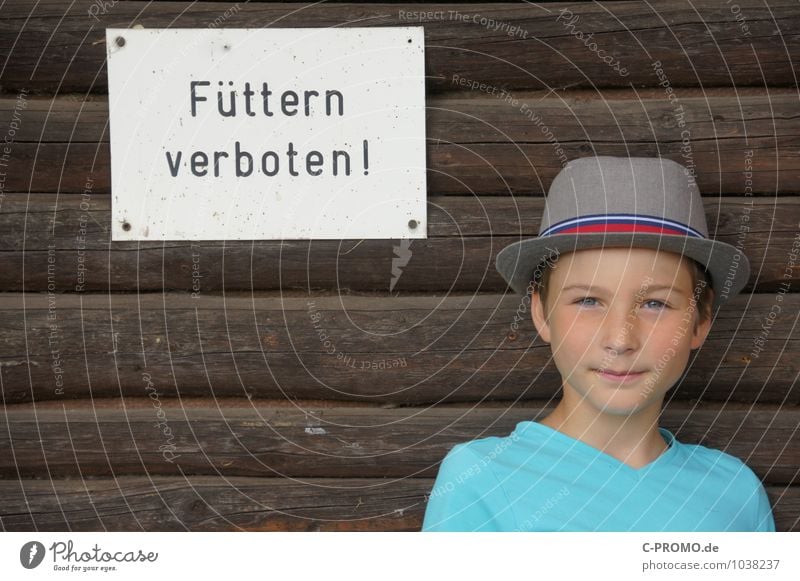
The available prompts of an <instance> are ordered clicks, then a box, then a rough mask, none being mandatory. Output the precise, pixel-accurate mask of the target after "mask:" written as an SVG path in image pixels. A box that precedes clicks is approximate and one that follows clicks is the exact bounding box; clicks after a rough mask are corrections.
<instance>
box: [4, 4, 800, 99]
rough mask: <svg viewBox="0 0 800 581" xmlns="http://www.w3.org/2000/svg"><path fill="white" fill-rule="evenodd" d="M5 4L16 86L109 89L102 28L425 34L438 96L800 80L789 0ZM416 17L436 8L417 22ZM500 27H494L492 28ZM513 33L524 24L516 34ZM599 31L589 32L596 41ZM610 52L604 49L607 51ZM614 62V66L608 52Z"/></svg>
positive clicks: (10, 82) (432, 87) (798, 25)
mask: <svg viewBox="0 0 800 581" xmlns="http://www.w3.org/2000/svg"><path fill="white" fill-rule="evenodd" d="M92 5H93V1H92V0H79V1H76V2H71V3H69V4H65V3H63V2H59V1H58V0H43V1H41V2H37V3H36V4H35V5H34V4H31V3H30V2H26V1H25V0H10V1H7V2H5V3H4V5H3V13H4V21H5V23H4V25H3V26H2V28H0V33H2V34H1V35H0V58H2V61H3V62H4V63H5V66H4V68H3V74H2V78H1V79H0V83H2V85H3V86H5V87H6V88H7V89H12V90H13V89H17V88H21V87H24V88H28V89H32V90H38V91H48V92H55V91H57V90H61V91H83V92H87V91H92V92H104V91H106V90H107V76H106V71H105V56H106V54H105V46H104V41H105V29H106V28H126V27H131V26H134V25H135V24H140V25H142V26H144V27H146V28H171V27H178V28H207V27H209V26H212V27H219V28H276V27H318V28H327V27H338V26H348V27H353V26H356V27H357V26H370V27H375V26H424V27H425V45H426V46H425V56H426V59H425V60H426V74H427V76H428V90H429V91H445V90H448V89H449V88H450V87H452V83H453V81H452V78H453V75H459V76H460V77H465V78H471V79H479V80H480V81H483V82H489V83H492V84H494V85H498V86H503V87H507V88H514V89H520V88H542V87H544V88H547V89H550V88H552V89H554V90H559V89H564V88H571V87H627V86H630V85H633V86H646V85H650V86H653V85H656V84H657V83H658V82H659V79H658V77H657V76H656V74H655V73H654V70H653V67H652V63H653V62H656V61H660V62H661V63H662V67H663V68H664V71H665V73H666V75H667V78H668V79H669V81H670V82H671V83H672V84H673V85H675V86H699V87H713V86H731V85H736V86H746V85H757V86H765V85H773V86H780V85H782V86H794V85H795V83H796V79H795V77H794V75H793V70H792V69H793V63H794V62H797V61H798V59H800V49H798V45H797V43H796V42H793V37H794V36H796V35H797V32H798V30H799V29H800V16H799V15H798V13H797V10H796V6H795V4H794V2H792V1H791V0H770V1H769V2H765V3H763V4H748V5H747V6H744V7H742V9H741V11H740V13H735V12H734V11H733V10H731V9H730V7H729V6H728V5H727V4H725V3H720V2H717V1H716V0H692V1H689V0H668V1H662V2H659V3H656V4H653V3H640V2H605V3H603V4H602V5H599V4H596V3H568V4H558V3H545V4H541V5H539V4H532V3H503V4H490V3H486V4H470V5H453V4H419V3H409V4H391V5H385V4H381V3H375V4H345V5H341V4H331V3H327V2H323V3H320V4H312V5H308V6H303V7H301V8H299V7H298V5H297V4H295V3H285V4H282V3H271V2H269V3H255V2H253V3H246V4H242V5H241V6H237V8H238V10H236V11H233V10H231V5H230V4H228V3H222V2H220V3H214V2H118V3H116V4H114V5H113V7H111V8H109V9H107V10H100V11H98V10H95V12H94V13H92V12H90V8H91V7H92ZM420 12H423V13H425V12H434V13H435V14H432V15H431V16H428V17H425V16H424V15H423V16H422V17H420V16H419V13H420ZM490 19H491V20H493V21H495V22H498V23H500V25H498V26H493V25H491V24H489V20H490ZM512 27H514V28H512ZM590 35H591V36H590ZM601 51H603V52H601ZM608 57H611V59H613V60H612V61H611V62H610V63H608V62H606V61H604V60H603V58H608Z"/></svg>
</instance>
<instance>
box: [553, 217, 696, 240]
mask: <svg viewBox="0 0 800 581" xmlns="http://www.w3.org/2000/svg"><path fill="white" fill-rule="evenodd" d="M598 232H601V233H602V232H607V233H616V232H646V233H648V234H673V235H678V236H692V237H695V238H706V237H705V236H704V235H703V234H702V233H701V232H698V231H697V230H695V229H694V228H691V227H689V226H687V225H686V224H683V223H681V222H676V221H674V220H668V219H665V218H663V217H659V216H647V215H644V214H592V215H587V216H581V217H579V218H572V219H569V220H563V221H561V222H558V223H556V224H553V225H552V226H550V227H549V228H547V229H546V230H543V231H542V232H541V233H540V234H539V236H552V235H554V234H594V233H598Z"/></svg>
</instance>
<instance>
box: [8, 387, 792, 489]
mask: <svg viewBox="0 0 800 581" xmlns="http://www.w3.org/2000/svg"><path fill="white" fill-rule="evenodd" d="M288 403H289V402H284V405H274V404H273V405H270V404H269V402H262V401H259V400H253V401H252V402H251V401H247V400H245V401H244V402H237V403H236V404H234V405H231V404H230V403H229V402H228V400H217V401H216V402H213V403H212V402H210V401H208V400H202V399H201V400H195V401H192V400H191V399H189V400H180V401H167V400H164V401H161V400H157V399H152V400H151V399H150V398H126V399H125V402H124V405H121V404H120V403H119V402H115V403H113V404H111V405H108V404H106V405H101V404H102V402H97V403H96V402H94V401H86V400H79V401H76V402H69V403H66V404H63V405H59V404H57V403H56V402H53V403H51V404H50V405H45V406H42V405H41V404H40V405H37V406H31V405H16V406H7V407H6V409H5V413H4V415H3V416H2V417H0V449H4V450H9V451H13V454H11V453H7V454H3V455H0V478H8V479H13V478H36V477H42V476H44V475H48V476H49V477H50V478H65V477H66V478H80V477H81V476H83V477H89V476H91V477H97V476H99V477H106V478H111V477H117V478H119V477H121V476H132V475H143V474H146V475H149V476H182V475H183V476H185V475H206V476H223V477H226V478H231V477H237V476H254V477H256V476H257V477H262V478H263V477H266V478H270V477H285V478H323V477H325V478H353V477H363V478H421V477H431V478H433V477H435V476H436V473H437V470H438V465H439V462H440V461H441V459H442V458H444V456H445V455H446V453H447V451H448V450H449V449H450V448H452V446H454V445H455V444H457V443H459V442H463V441H467V440H473V439H478V438H484V437H489V436H501V437H502V436H507V435H508V434H510V433H511V432H512V431H513V430H514V427H515V426H516V425H517V423H518V422H521V421H525V420H535V419H537V418H539V417H544V415H546V414H547V412H548V411H549V410H550V409H551V406H550V405H548V404H546V402H529V403H526V404H524V405H520V404H516V405H514V406H513V407H512V406H511V404H509V405H508V406H492V407H489V406H486V407H483V406H481V407H478V408H465V407H455V406H438V407H435V408H400V409H383V408H379V407H374V406H370V407H321V406H318V405H314V403H313V402H306V401H299V402H293V405H291V406H289V405H285V404H288ZM543 404H544V405H543ZM661 425H662V426H664V427H666V428H667V429H669V430H670V431H672V432H673V433H674V434H675V436H676V437H677V438H678V439H679V440H680V441H681V442H684V443H686V444H702V445H704V446H707V447H710V448H716V449H719V450H722V451H724V452H726V453H728V454H732V455H734V456H736V457H737V458H740V459H741V460H743V461H744V462H745V463H746V464H747V465H748V466H749V467H750V468H752V469H753V470H754V471H755V472H756V474H757V475H758V476H759V477H760V478H761V479H762V480H763V481H764V482H766V483H768V484H795V485H800V474H798V466H800V428H799V427H798V426H800V410H798V408H797V407H792V406H785V407H780V406H760V407H759V408H756V409H747V408H745V407H744V406H735V405H734V406H731V405H728V406H721V405H719V404H703V405H699V406H696V405H686V403H685V402H676V401H673V402H672V403H670V404H668V405H667V406H666V410H665V411H664V412H663V414H662V418H661Z"/></svg>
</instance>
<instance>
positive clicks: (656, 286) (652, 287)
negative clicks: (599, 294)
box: [561, 283, 684, 293]
mask: <svg viewBox="0 0 800 581" xmlns="http://www.w3.org/2000/svg"><path fill="white" fill-rule="evenodd" d="M573 289H577V290H588V291H604V292H607V289H605V288H603V287H596V286H593V285H590V284H580V283H576V284H571V285H569V286H565V287H562V289H561V292H566V291H569V290H573ZM642 290H643V291H649V290H650V291H658V290H674V291H676V292H679V293H684V290H683V289H681V288H677V287H674V286H672V285H669V284H649V285H647V286H644V285H642Z"/></svg>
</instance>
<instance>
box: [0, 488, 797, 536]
mask: <svg viewBox="0 0 800 581" xmlns="http://www.w3.org/2000/svg"><path fill="white" fill-rule="evenodd" d="M432 487H433V480H432V479H427V478H406V479H400V480H383V479H333V480H331V479H307V480H304V481H303V482H292V481H289V480H285V479H277V478H219V477H216V478H215V477H209V476H199V477H186V478H166V477H161V478H149V477H141V476H140V477H131V478H116V479H100V480H90V479H84V480H54V481H42V480H23V481H19V482H9V481H0V528H2V530H5V531H34V530H35V531H64V530H68V531H184V530H192V531H419V530H420V529H421V528H422V519H423V516H424V514H425V504H426V498H427V495H428V494H429V492H430V490H431V488H432ZM767 494H768V495H769V498H770V502H771V504H772V506H773V514H774V515H775V521H776V528H777V530H778V531H794V530H798V529H799V528H800V487H768V488H767Z"/></svg>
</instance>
